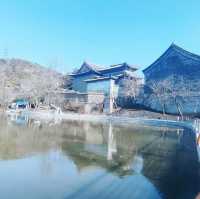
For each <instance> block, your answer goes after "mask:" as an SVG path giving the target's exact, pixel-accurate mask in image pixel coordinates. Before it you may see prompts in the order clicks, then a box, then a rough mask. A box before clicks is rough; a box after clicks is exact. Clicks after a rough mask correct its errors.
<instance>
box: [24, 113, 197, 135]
mask: <svg viewBox="0 0 200 199" xmlns="http://www.w3.org/2000/svg"><path fill="white" fill-rule="evenodd" d="M22 114H26V115H28V116H29V117H30V118H32V119H38V120H43V121H44V120H45V121H48V120H56V121H59V120H71V121H89V122H100V123H108V122H111V123H112V124H115V125H116V124H117V125H131V124H144V125H145V124H146V125H154V126H167V125H170V126H172V127H183V128H189V129H191V130H193V131H195V128H194V126H193V123H192V122H191V121H190V122H189V121H177V120H171V119H157V118H145V117H131V116H125V115H106V114H98V115H97V114H79V113H67V112H62V113H60V114H57V113H55V112H51V111H25V112H22ZM195 132H196V131H195Z"/></svg>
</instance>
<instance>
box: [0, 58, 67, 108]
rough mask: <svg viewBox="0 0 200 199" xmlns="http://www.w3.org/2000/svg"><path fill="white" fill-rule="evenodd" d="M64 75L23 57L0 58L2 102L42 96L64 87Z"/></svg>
mask: <svg viewBox="0 0 200 199" xmlns="http://www.w3.org/2000/svg"><path fill="white" fill-rule="evenodd" d="M63 81H64V77H63V75H61V74H60V73H58V72H56V71H53V70H51V69H48V68H45V67H42V66H40V65H38V64H35V63H31V62H29V61H26V60H22V59H0V104H1V105H2V104H7V103H8V102H11V101H12V100H14V99H16V98H20V97H31V98H40V97H44V96H45V95H47V93H51V91H54V90H56V89H58V88H60V87H62V85H63Z"/></svg>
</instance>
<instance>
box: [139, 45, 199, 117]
mask: <svg viewBox="0 0 200 199" xmlns="http://www.w3.org/2000/svg"><path fill="white" fill-rule="evenodd" d="M143 73H144V76H145V85H146V87H149V88H150V90H152V93H153V94H155V95H152V93H150V94H149V96H148V98H147V100H146V101H145V104H144V105H145V106H147V107H149V108H151V109H154V110H158V111H161V110H162V109H163V108H165V111H166V112H168V113H175V114H177V113H180V112H182V113H189V114H194V113H200V103H199V102H200V94H199V93H200V86H199V85H200V56H199V55H196V54H193V53H190V52H188V51H186V50H184V49H182V48H181V47H179V46H177V45H175V44H172V45H171V46H170V47H169V48H168V49H167V50H166V51H165V52H164V53H163V54H162V55H161V56H160V57H159V58H158V59H157V60H156V61H155V62H154V63H152V64H151V65H150V66H149V67H147V68H146V69H144V70H143Z"/></svg>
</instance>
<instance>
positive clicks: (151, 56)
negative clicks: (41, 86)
mask: <svg viewBox="0 0 200 199" xmlns="http://www.w3.org/2000/svg"><path fill="white" fill-rule="evenodd" d="M0 3H1V4H0V5H1V7H0V8H1V11H0V24H1V28H0V56H1V57H5V56H8V57H17V58H24V59H27V60H30V61H33V62H37V63H39V64H42V65H45V66H49V67H54V68H55V69H57V70H59V71H63V72H70V71H71V70H72V69H73V68H77V67H79V66H80V65H81V63H82V62H83V61H84V60H87V61H88V62H91V63H96V64H99V65H105V66H106V65H110V64H116V63H121V62H127V63H129V64H136V65H138V66H140V67H142V68H145V67H147V66H148V65H150V64H151V63H152V62H153V61H155V59H157V58H158V56H160V55H161V54H162V53H163V52H164V51H165V50H166V49H167V48H168V46H169V45H170V44H171V43H172V42H174V43H176V44H178V45H180V46H181V47H183V48H185V49H187V50H189V51H192V52H194V53H197V54H200V12H199V9H200V1H199V0H190V1H189V0H167V1H166V0H140V1H139V0H4V1H3V0H1V1H0ZM6 49H7V50H6ZM6 51H7V53H6Z"/></svg>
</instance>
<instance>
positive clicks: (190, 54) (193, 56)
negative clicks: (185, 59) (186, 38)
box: [171, 44, 200, 60]
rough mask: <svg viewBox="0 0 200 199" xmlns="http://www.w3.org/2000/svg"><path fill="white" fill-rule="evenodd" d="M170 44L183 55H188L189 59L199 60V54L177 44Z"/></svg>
mask: <svg viewBox="0 0 200 199" xmlns="http://www.w3.org/2000/svg"><path fill="white" fill-rule="evenodd" d="M171 46H173V47H174V49H175V50H178V52H180V53H182V54H183V55H186V56H190V58H191V59H198V60H200V55H197V54H195V53H192V52H189V51H187V50H185V49H184V48H181V47H180V46H177V45H176V44H172V45H171Z"/></svg>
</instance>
